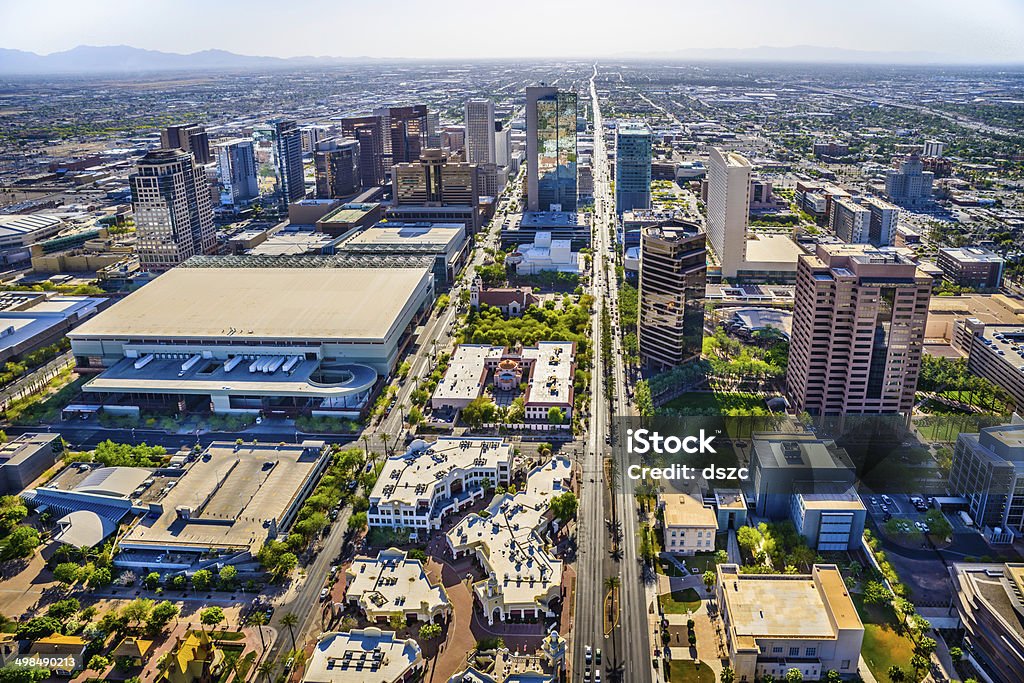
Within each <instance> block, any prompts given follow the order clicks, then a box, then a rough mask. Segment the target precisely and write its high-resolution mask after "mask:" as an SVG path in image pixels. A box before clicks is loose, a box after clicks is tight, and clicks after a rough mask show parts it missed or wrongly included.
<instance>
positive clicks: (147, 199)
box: [128, 149, 217, 272]
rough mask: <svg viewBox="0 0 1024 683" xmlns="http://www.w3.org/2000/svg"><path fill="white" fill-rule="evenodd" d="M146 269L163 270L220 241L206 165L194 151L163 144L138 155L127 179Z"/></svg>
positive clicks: (206, 249) (136, 230) (138, 239)
mask: <svg viewBox="0 0 1024 683" xmlns="http://www.w3.org/2000/svg"><path fill="white" fill-rule="evenodd" d="M128 182H129V185H130V186H131V189H132V209H133V210H134V212H135V234H136V239H137V241H138V252H139V262H140V264H141V266H142V268H143V270H148V271H156V272H160V271H164V270H168V269H170V268H173V267H174V266H176V265H178V264H179V263H181V262H182V261H184V260H186V259H188V258H189V257H192V256H195V255H197V254H207V253H210V252H212V251H213V250H214V248H215V247H216V246H217V235H216V232H215V231H214V227H213V205H212V202H211V199H210V189H209V184H208V183H207V180H206V171H205V170H204V169H203V168H202V167H200V166H198V165H197V164H196V163H195V161H194V159H193V157H192V154H191V153H189V152H185V151H183V150H180V149H160V150H156V151H153V152H149V153H147V154H146V155H145V156H144V157H142V158H141V159H140V160H139V163H138V166H137V167H136V171H135V173H134V174H132V175H131V176H130V177H129V179H128Z"/></svg>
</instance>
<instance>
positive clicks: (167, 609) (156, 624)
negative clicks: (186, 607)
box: [146, 600, 180, 635]
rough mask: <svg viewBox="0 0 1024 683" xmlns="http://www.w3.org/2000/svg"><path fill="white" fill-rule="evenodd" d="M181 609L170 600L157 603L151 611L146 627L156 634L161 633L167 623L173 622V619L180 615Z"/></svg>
mask: <svg viewBox="0 0 1024 683" xmlns="http://www.w3.org/2000/svg"><path fill="white" fill-rule="evenodd" d="M179 611H180V610H179V609H178V606H177V605H175V604H174V603H173V602H171V601H170V600H164V601H163V602H159V603H157V604H156V605H155V606H154V607H153V610H152V611H151V612H150V613H149V620H148V621H147V622H146V628H147V629H148V630H149V631H150V633H152V634H154V635H155V634H157V633H159V632H160V631H162V630H164V628H165V627H166V626H167V624H169V623H171V619H174V618H175V617H177V616H178V612H179Z"/></svg>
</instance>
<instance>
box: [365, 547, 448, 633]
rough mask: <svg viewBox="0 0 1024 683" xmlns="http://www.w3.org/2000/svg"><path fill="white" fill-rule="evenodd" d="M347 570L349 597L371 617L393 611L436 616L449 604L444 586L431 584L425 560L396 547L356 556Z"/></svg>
mask: <svg viewBox="0 0 1024 683" xmlns="http://www.w3.org/2000/svg"><path fill="white" fill-rule="evenodd" d="M346 573H347V575H348V581H347V583H346V585H345V596H346V599H348V600H355V601H357V602H358V603H359V606H360V608H361V609H362V610H363V612H364V613H365V614H366V615H367V616H368V617H369V616H370V615H372V614H375V613H394V612H418V613H420V614H424V615H430V617H433V615H434V614H436V613H438V612H440V611H442V610H445V609H447V607H448V605H449V603H448V594H447V593H446V592H445V590H444V586H443V585H441V584H440V583H438V584H437V585H432V584H431V583H430V579H429V577H428V576H427V572H426V570H425V569H424V567H423V563H422V562H420V561H419V560H412V559H409V557H408V556H407V554H406V553H405V551H403V550H398V549H397V548H389V549H388V550H381V551H380V553H378V554H377V557H357V558H356V559H355V560H354V561H353V562H352V566H351V567H350V568H349V569H348V571H347V572H346Z"/></svg>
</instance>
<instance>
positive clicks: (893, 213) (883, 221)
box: [861, 197, 900, 247]
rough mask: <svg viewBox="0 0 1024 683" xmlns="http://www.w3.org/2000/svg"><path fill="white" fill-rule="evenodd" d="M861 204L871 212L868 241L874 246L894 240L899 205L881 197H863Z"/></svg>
mask: <svg viewBox="0 0 1024 683" xmlns="http://www.w3.org/2000/svg"><path fill="white" fill-rule="evenodd" d="M861 206H866V207H867V209H868V211H870V212H871V227H870V229H869V230H868V242H870V243H871V244H874V245H875V246H876V247H886V246H890V245H891V244H892V243H893V242H894V241H895V240H896V228H898V227H899V222H900V209H899V207H898V206H896V205H894V204H890V203H889V202H887V201H885V200H884V199H882V198H881V197H865V198H864V199H863V200H862V201H861Z"/></svg>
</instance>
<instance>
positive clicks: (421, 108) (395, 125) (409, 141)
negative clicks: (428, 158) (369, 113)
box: [374, 104, 427, 165]
mask: <svg viewBox="0 0 1024 683" xmlns="http://www.w3.org/2000/svg"><path fill="white" fill-rule="evenodd" d="M374 113H375V114H376V113H377V112H374ZM387 123H388V129H389V139H390V141H391V143H390V147H389V148H388V149H389V151H390V154H391V165H394V164H408V163H415V162H416V161H418V160H419V158H420V153H421V152H422V151H423V150H424V149H425V148H426V146H427V105H425V104H417V105H413V106H411V107H388V108H387Z"/></svg>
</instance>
